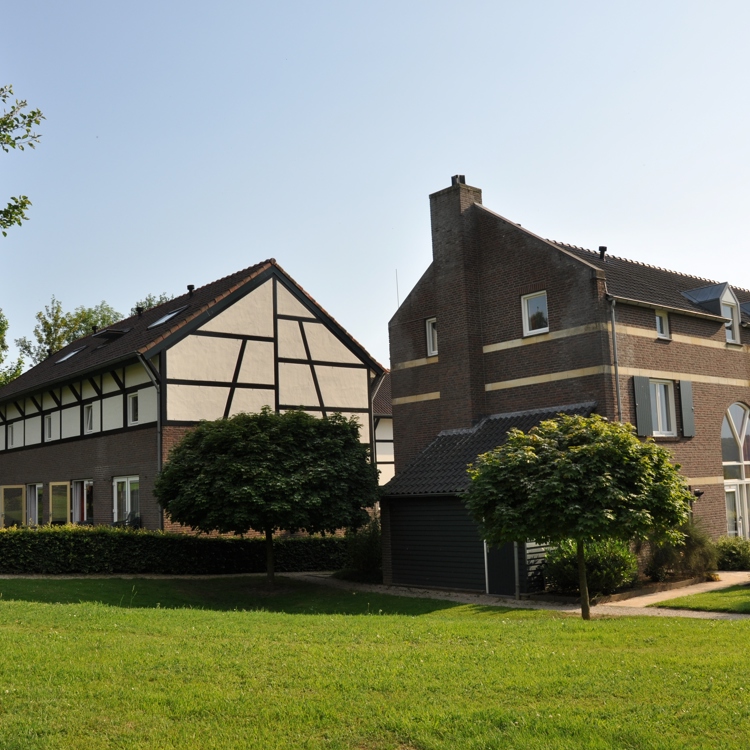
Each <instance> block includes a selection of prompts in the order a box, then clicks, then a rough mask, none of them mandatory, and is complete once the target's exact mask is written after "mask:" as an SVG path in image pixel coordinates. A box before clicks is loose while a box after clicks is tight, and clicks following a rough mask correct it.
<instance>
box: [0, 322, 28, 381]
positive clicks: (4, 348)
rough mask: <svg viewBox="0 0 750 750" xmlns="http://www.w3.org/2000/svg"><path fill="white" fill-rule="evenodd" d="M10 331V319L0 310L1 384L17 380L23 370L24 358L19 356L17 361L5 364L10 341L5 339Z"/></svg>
mask: <svg viewBox="0 0 750 750" xmlns="http://www.w3.org/2000/svg"><path fill="white" fill-rule="evenodd" d="M7 333H8V319H7V318H6V317H5V315H4V314H3V311H2V310H0V386H4V385H6V383H10V381H11V380H15V379H16V378H17V377H18V376H19V375H20V374H21V371H22V370H23V359H22V358H21V357H19V358H18V359H17V360H16V361H15V362H11V363H10V364H7V365H6V364H4V362H5V357H6V355H7V353H8V343H7V341H6V339H5V337H6V335H7Z"/></svg>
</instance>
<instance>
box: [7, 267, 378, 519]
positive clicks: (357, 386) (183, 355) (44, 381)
mask: <svg viewBox="0 0 750 750" xmlns="http://www.w3.org/2000/svg"><path fill="white" fill-rule="evenodd" d="M383 372H384V370H383V368H382V367H381V366H380V365H379V364H378V363H377V362H376V361H375V360H374V359H373V358H372V357H371V356H370V355H369V354H368V353H367V352H366V351H365V349H364V348H363V347H362V346H361V345H360V344H358V343H357V342H356V341H355V340H354V339H353V338H352V337H351V336H350V335H349V334H348V333H347V332H346V331H345V330H344V329H343V328H342V327H341V326H340V325H339V324H338V323H337V322H336V321H335V320H333V318H331V316H330V315H328V314H327V313H326V312H325V310H323V308H321V307H320V306H319V305H318V304H317V303H316V302H315V301H314V300H313V299H312V298H311V297H310V296H309V295H308V294H307V293H306V292H305V291H304V290H303V289H302V288H301V287H300V286H298V285H297V284H296V283H295V282H294V281H293V280H292V279H291V278H290V277H289V276H288V275H287V274H286V273H285V271H284V270H283V269H282V268H281V267H280V266H279V265H278V264H277V263H276V261H275V260H273V259H271V260H267V261H264V262H262V263H258V264H257V265H254V266H251V267H250V268H247V269H244V270H242V271H238V272H237V273H235V274H232V275H231V276H227V277H225V278H223V279H219V280H218V281H214V282H212V283H210V284H207V285H206V286H203V287H201V288H199V289H195V288H194V287H193V286H192V285H190V286H188V293H187V294H184V295H183V296H181V297H178V298H176V299H173V300H171V301H170V302H166V303H164V304H162V305H159V306H157V307H154V308H152V309H149V310H142V311H139V313H138V314H137V315H135V316H133V317H130V318H128V319H126V320H123V321H121V322H119V323H118V324H116V325H113V326H110V327H109V328H106V329H104V330H99V331H92V333H91V334H90V335H89V336H86V337H84V338H81V339H78V340H77V341H75V342H74V343H72V344H70V345H69V346H67V347H65V348H64V349H62V350H61V351H59V352H56V353H54V354H52V355H51V356H50V357H48V358H47V359H46V360H45V361H43V362H41V363H40V364H38V365H37V366H36V367H34V368H32V369H30V370H29V371H27V372H25V373H24V374H23V375H21V376H20V377H19V378H18V379H16V380H14V381H13V382H11V383H9V384H8V385H6V386H5V387H4V388H2V389H0V502H2V507H1V508H0V510H1V511H2V520H3V525H4V526H9V525H22V524H30V525H36V524H42V523H53V524H57V523H66V522H74V523H94V524H112V523H114V524H130V523H136V524H140V525H143V526H145V527H147V528H151V529H159V528H167V529H171V528H175V529H176V528H178V527H176V526H173V525H172V524H171V523H170V521H169V519H165V518H164V515H163V513H162V511H161V509H160V507H159V506H158V504H157V503H156V500H155V498H154V494H153V487H154V480H155V478H156V475H157V473H158V472H159V470H160V468H161V466H162V464H163V462H164V461H166V460H167V457H168V454H169V450H170V449H171V448H172V446H174V445H175V443H176V442H178V441H179V440H180V438H181V437H182V436H183V435H184V434H185V432H186V431H187V430H189V429H190V428H191V427H192V426H193V425H195V424H196V423H197V422H198V421H199V420H202V419H209V420H210V419H217V418H220V417H226V416H230V415H232V414H236V413H238V412H243V411H247V412H255V411H259V410H260V409H261V408H262V407H263V406H269V407H271V408H272V409H275V410H277V411H284V410H287V409H293V408H299V407H302V408H303V409H304V410H305V411H307V412H309V413H311V414H316V415H325V414H329V413H331V412H341V413H343V414H344V415H345V416H352V415H353V416H356V418H357V419H358V420H359V422H360V424H361V427H362V429H361V435H362V440H363V441H365V442H367V443H371V444H373V445H374V444H375V439H374V433H373V430H374V425H373V420H372V401H371V393H372V392H376V391H377V389H378V387H380V386H381V381H382V376H383ZM389 460H391V461H392V458H390V459H389Z"/></svg>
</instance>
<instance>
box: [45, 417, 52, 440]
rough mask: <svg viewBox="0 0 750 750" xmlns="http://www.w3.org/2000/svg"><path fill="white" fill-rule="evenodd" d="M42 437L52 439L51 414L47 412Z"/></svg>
mask: <svg viewBox="0 0 750 750" xmlns="http://www.w3.org/2000/svg"><path fill="white" fill-rule="evenodd" d="M44 439H45V440H52V415H51V414H47V416H46V417H45V418H44Z"/></svg>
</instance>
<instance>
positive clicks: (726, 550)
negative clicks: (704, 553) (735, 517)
mask: <svg viewBox="0 0 750 750" xmlns="http://www.w3.org/2000/svg"><path fill="white" fill-rule="evenodd" d="M716 552H717V557H718V561H717V564H718V569H719V570H750V540H748V539H743V538H742V537H741V536H723V537H721V539H719V541H718V542H716Z"/></svg>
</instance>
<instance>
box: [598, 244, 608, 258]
mask: <svg viewBox="0 0 750 750" xmlns="http://www.w3.org/2000/svg"><path fill="white" fill-rule="evenodd" d="M606 253H607V246H606V245H599V260H604V256H605V255H606Z"/></svg>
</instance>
